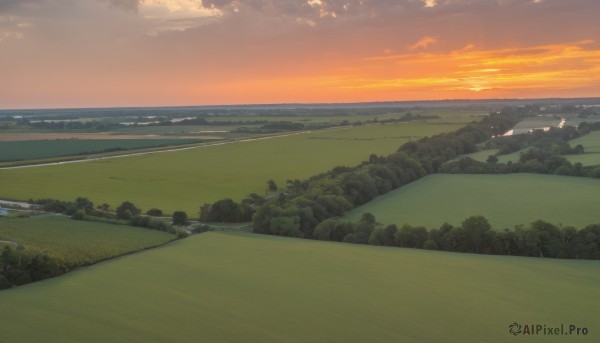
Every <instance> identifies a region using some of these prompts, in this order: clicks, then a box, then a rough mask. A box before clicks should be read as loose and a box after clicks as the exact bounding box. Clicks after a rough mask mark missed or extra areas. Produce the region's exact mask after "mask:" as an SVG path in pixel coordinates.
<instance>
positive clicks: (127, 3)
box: [99, 0, 144, 12]
mask: <svg viewBox="0 0 600 343" xmlns="http://www.w3.org/2000/svg"><path fill="white" fill-rule="evenodd" d="M99 1H102V2H107V3H108V4H109V6H111V7H114V8H119V9H122V10H125V11H131V12H137V10H138V6H139V4H140V0H99ZM141 1H142V2H143V1H144V0H141Z"/></svg>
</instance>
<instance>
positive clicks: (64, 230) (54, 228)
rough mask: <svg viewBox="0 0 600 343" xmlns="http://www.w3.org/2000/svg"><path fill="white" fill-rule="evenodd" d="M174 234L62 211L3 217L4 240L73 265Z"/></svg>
mask: <svg viewBox="0 0 600 343" xmlns="http://www.w3.org/2000/svg"><path fill="white" fill-rule="evenodd" d="M174 237H175V236H174V235H172V234H169V233H165V232H160V231H154V230H148V229H142V228H136V227H131V226H124V225H112V224H103V223H96V222H88V221H76V220H71V219H69V218H67V217H65V216H60V215H40V216H34V217H28V218H0V240H5V241H14V242H17V243H19V244H20V245H23V246H24V247H25V249H26V250H27V251H35V252H42V253H46V254H48V255H51V256H54V257H58V258H60V259H62V260H64V261H65V262H66V263H67V264H69V265H83V264H90V263H94V262H97V261H101V260H105V259H107V258H110V257H114V256H119V255H123V254H125V253H128V252H132V251H138V250H142V249H144V248H148V247H152V246H157V245H161V244H164V243H167V242H169V241H170V240H173V239H174ZM0 331H1V330H0ZM0 341H2V340H0Z"/></svg>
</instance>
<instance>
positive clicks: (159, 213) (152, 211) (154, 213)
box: [146, 208, 163, 217]
mask: <svg viewBox="0 0 600 343" xmlns="http://www.w3.org/2000/svg"><path fill="white" fill-rule="evenodd" d="M146 214H147V215H149V216H153V217H160V216H162V215H163V211H162V210H160V209H158V208H151V209H149V210H148V212H146Z"/></svg>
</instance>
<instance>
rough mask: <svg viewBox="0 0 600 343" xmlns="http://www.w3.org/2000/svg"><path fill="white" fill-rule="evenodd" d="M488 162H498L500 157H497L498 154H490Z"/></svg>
mask: <svg viewBox="0 0 600 343" xmlns="http://www.w3.org/2000/svg"><path fill="white" fill-rule="evenodd" d="M486 162H487V163H498V157H496V155H490V156H488V158H487V160H486Z"/></svg>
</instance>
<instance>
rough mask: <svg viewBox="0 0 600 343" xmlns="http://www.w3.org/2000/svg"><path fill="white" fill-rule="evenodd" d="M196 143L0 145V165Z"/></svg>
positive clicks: (58, 141) (131, 141)
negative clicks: (19, 161)
mask: <svg viewBox="0 0 600 343" xmlns="http://www.w3.org/2000/svg"><path fill="white" fill-rule="evenodd" d="M199 142H202V141H201V140H198V139H55V140H35V141H17V142H0V162H2V161H16V160H33V159H40V158H50V157H59V156H71V155H83V154H93V153H100V152H105V151H115V150H131V149H141V148H152V147H161V146H168V145H182V144H192V143H199Z"/></svg>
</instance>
